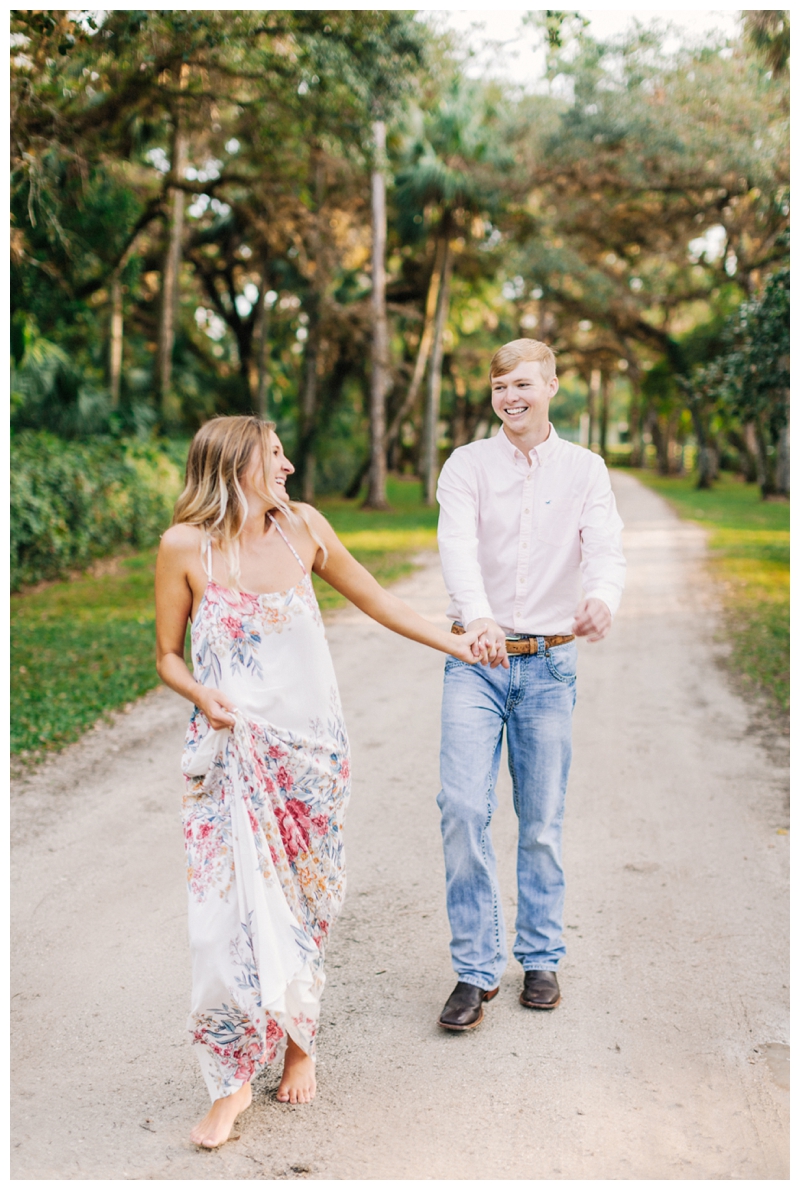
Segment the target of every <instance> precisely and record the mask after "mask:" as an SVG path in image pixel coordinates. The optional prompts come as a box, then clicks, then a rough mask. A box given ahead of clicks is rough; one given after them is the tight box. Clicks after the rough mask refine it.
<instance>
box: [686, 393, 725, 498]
mask: <svg viewBox="0 0 800 1190" xmlns="http://www.w3.org/2000/svg"><path fill="white" fill-rule="evenodd" d="M684 392H685V393H686V403H687V405H688V406H689V412H690V413H691V415H692V427H693V429H694V436H695V438H696V439H697V487H698V488H699V489H700V490H701V491H702V490H704V489H707V488H710V487H711V486H712V484H713V482H714V479H715V477H716V474H717V463H716V458H715V454H716V452H715V451H714V448H713V444H712V442H711V440H710V438H709V435H708V432H707V430H706V425H705V418H704V416H703V410H702V408H701V406H700V400H699V398H698V397H697V396H695V395H694V394H692V393H691V392H690V391H689V389H688V386H686V387H685V388H684Z"/></svg>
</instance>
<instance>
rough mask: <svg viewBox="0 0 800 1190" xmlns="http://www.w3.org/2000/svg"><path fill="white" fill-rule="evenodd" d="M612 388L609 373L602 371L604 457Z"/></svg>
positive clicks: (602, 451) (601, 426) (606, 447)
mask: <svg viewBox="0 0 800 1190" xmlns="http://www.w3.org/2000/svg"><path fill="white" fill-rule="evenodd" d="M610 388H611V384H610V381H609V377H608V373H607V372H601V373H600V454H601V455H602V456H603V458H605V457H606V452H607V450H608V406H609V400H610V391H609V390H610Z"/></svg>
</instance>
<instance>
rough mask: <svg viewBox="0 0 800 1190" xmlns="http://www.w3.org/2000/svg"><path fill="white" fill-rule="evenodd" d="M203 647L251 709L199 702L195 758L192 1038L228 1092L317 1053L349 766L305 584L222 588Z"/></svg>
mask: <svg viewBox="0 0 800 1190" xmlns="http://www.w3.org/2000/svg"><path fill="white" fill-rule="evenodd" d="M298 560H299V559H298ZM192 654H193V658H194V668H195V677H196V679H197V680H198V681H199V682H201V683H203V684H205V685H211V686H214V687H215V688H218V689H220V690H222V691H224V692H225V693H226V694H227V695H228V696H229V697H230V698H231V700H232V701H233V702H234V704H235V705H237V706H238V705H239V703H242V704H243V705H244V706H245V707H246V712H245V711H240V710H237V712H236V726H235V728H234V729H233V730H224V731H214V730H213V729H212V728H211V726H210V724H209V723H208V720H207V719H206V717H205V715H204V714H203V713H202V712H201V711H199V710H198V709H197V708H195V711H194V713H193V715H192V717H191V720H190V722H189V727H188V730H187V734H186V742H185V748H184V756H183V769H184V773H185V777H186V790H185V795H184V800H183V826H184V839H185V845H186V857H187V882H188V890H189V908H190V913H189V919H190V939H191V941H192V948H193V1004H192V1012H191V1015H190V1019H189V1031H190V1034H191V1037H192V1040H193V1042H194V1043H195V1044H196V1045H198V1046H199V1047H200V1050H199V1053H200V1057H201V1067H202V1070H203V1074H204V1076H205V1078H206V1083H207V1085H208V1089H209V1093H210V1094H211V1097H212V1099H215V1098H218V1097H219V1096H221V1095H229V1094H231V1093H232V1092H233V1091H235V1090H236V1089H237V1088H238V1087H239V1086H241V1085H242V1084H243V1083H244V1082H247V1081H249V1080H250V1079H251V1078H252V1077H253V1074H254V1073H256V1071H257V1070H258V1069H259V1068H260V1067H261V1066H262V1065H264V1064H265V1063H271V1062H273V1061H277V1060H278V1059H279V1058H280V1057H282V1055H283V1053H284V1051H285V1047H286V1042H287V1038H288V1037H290V1036H291V1037H292V1038H293V1040H295V1042H296V1043H297V1044H298V1045H299V1046H300V1048H301V1049H303V1050H305V1052H306V1053H309V1054H311V1055H312V1056H313V1054H314V1047H315V1039H316V1032H317V1022H318V1018H319V997H320V995H321V992H322V987H323V984H324V974H323V960H324V952H325V945H326V942H327V939H328V937H329V935H330V930H331V926H332V924H333V922H334V920H335V918H336V915H337V914H338V912H339V910H340V908H341V905H342V902H343V899H344V891H345V870H344V845H343V826H344V815H345V809H346V806H347V801H348V797H349V791H350V761H349V747H348V741H347V732H346V729H345V725H344V719H343V717H342V712H341V705H340V702H339V695H338V690H337V687H336V681H335V677H334V675H333V668H332V665H331V662H330V655H329V653H328V648H327V643H326V641H325V633H324V627H323V624H322V618H321V616H320V614H319V608H318V605H317V601H316V597H315V595H314V591H313V587H312V585H311V580H310V578H309V577H308V575H306V576H305V578H304V579H303V581H302V582H300V583H298V584H297V585H296V586H295V587H293V588H292V589H291V590H290V591H286V592H279V593H275V594H267V595H254V594H252V593H247V592H239V591H229V590H228V589H227V588H223V587H221V586H219V585H218V584H216V583H214V582H212V581H209V584H208V586H207V588H206V592H205V595H204V597H203V600H202V601H201V605H200V608H199V609H198V613H197V616H196V618H195V621H194V623H193V625H192ZM276 690H278V691H284V690H285V691H286V699H285V703H282V702H281V699H280V698H278V699H277V701H276V694H275V691H276ZM264 691H266V692H267V693H268V695H269V697H270V698H271V699H272V701H271V702H270V703H269V714H267V713H265V710H261V709H260V707H261V706H262V705H264V706H266V704H263V698H264V697H266V695H265V694H264V693H263V692H264ZM259 700H262V703H260V702H259ZM282 705H285V713H286V719H287V721H286V722H282V723H277V722H275V721H274V720H275V718H276V716H281V717H283V712H282V711H281V706H282ZM298 708H299V709H300V711H301V712H302V710H303V709H305V712H306V713H305V717H304V718H303V719H302V721H301V720H300V719H298ZM242 906H244V908H245V910H246V912H245V913H244V918H243V914H242V911H241V910H242Z"/></svg>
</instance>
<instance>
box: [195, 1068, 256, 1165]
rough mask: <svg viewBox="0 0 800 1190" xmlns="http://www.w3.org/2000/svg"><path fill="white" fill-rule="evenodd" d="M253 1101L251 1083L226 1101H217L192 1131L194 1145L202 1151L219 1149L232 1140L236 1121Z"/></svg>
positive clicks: (246, 1084) (229, 1096)
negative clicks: (232, 1131)
mask: <svg viewBox="0 0 800 1190" xmlns="http://www.w3.org/2000/svg"><path fill="white" fill-rule="evenodd" d="M252 1101H253V1092H252V1091H251V1089H250V1084H249V1083H245V1084H244V1086H243V1087H240V1088H239V1090H238V1091H234V1093H233V1094H232V1095H226V1096H225V1098H224V1099H215V1100H214V1102H213V1103H212V1104H211V1111H210V1112H209V1113H208V1115H207V1116H205V1118H204V1119H202V1120H201V1121H200V1123H199V1124H196V1125H195V1127H194V1128H193V1129H192V1131H191V1138H192V1140H193V1141H194V1143H195V1144H196V1145H200V1147H201V1148H202V1149H217V1148H219V1146H220V1145H224V1144H225V1141H226V1140H228V1139H229V1138H230V1135H231V1129H232V1128H233V1124H234V1120H235V1119H236V1117H237V1116H238V1115H239V1114H240V1113H241V1112H243V1111H245V1110H246V1109H247V1108H248V1107H249V1106H250V1104H251V1103H252Z"/></svg>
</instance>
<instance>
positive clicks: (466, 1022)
mask: <svg viewBox="0 0 800 1190" xmlns="http://www.w3.org/2000/svg"><path fill="white" fill-rule="evenodd" d="M499 991H500V989H499V988H493V989H492V990H491V991H490V992H485V991H484V990H483V988H478V987H475V984H474V983H464V982H463V981H462V980H459V981H458V983H457V984H456V986H455V987H454V989H453V991H452V992H451V993H450V997H449V999H448V1001H447V1003H446V1004H445V1006H444V1008H443V1009H442V1014H441V1016H440V1017H439V1021H438V1023H439V1024H440V1025H441V1027H442V1028H443V1029H453V1030H455V1031H456V1032H459V1033H461V1032H463V1030H464V1029H474V1028H475V1026H476V1025H479V1024H480V1023H481V1021H482V1020H483V1002H484V1000H493V999H494V998H495V996H496V995H497V993H498V992H499Z"/></svg>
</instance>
